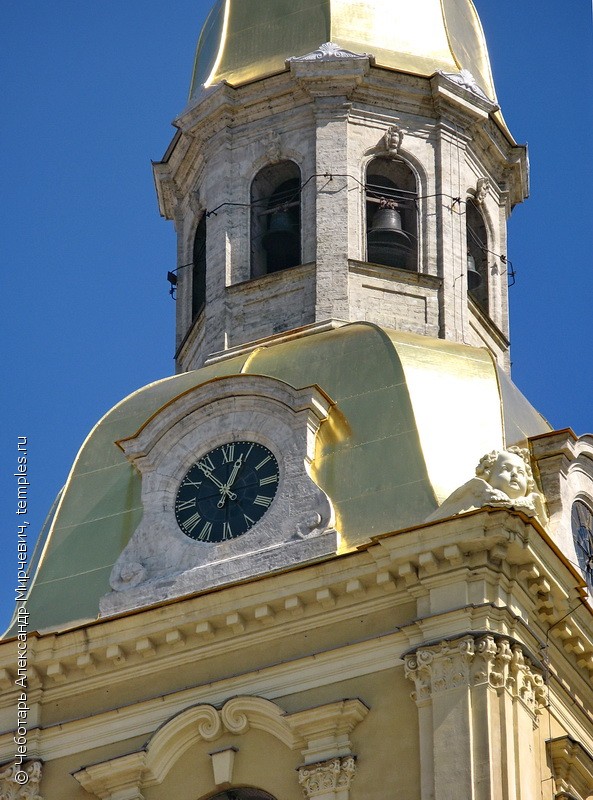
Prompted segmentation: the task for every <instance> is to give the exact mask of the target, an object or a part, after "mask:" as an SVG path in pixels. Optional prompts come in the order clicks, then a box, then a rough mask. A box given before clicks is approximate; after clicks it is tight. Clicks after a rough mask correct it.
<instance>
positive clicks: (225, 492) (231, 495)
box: [196, 463, 237, 508]
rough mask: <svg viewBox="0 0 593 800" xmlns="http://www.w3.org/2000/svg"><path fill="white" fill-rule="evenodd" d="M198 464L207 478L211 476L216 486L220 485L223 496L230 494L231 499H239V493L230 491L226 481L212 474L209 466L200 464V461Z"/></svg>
mask: <svg viewBox="0 0 593 800" xmlns="http://www.w3.org/2000/svg"><path fill="white" fill-rule="evenodd" d="M196 466H197V467H198V469H199V470H201V471H202V472H203V473H204V475H205V476H206V477H207V478H209V479H210V480H211V481H212V483H213V484H214V485H215V486H218V488H219V489H220V491H221V492H223V497H224V496H225V495H228V496H229V497H230V498H231V500H236V499H237V495H236V494H235V493H234V492H229V491H228V489H227V487H226V486H225V485H224V483H222V482H221V481H219V480H218V478H217V477H216V475H213V474H212V471H211V470H210V469H209V467H206V466H204V465H203V464H199V463H198V464H197V465H196ZM220 507H221V508H222V506H220Z"/></svg>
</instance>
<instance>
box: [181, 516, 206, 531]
mask: <svg viewBox="0 0 593 800" xmlns="http://www.w3.org/2000/svg"><path fill="white" fill-rule="evenodd" d="M201 520H202V517H201V516H200V514H199V512H198V511H196V513H195V514H192V515H191V517H188V519H186V520H185V522H184V523H183V527H184V528H185V530H186V531H187V532H188V533H192V532H193V530H194V528H196V527H197V526H198V524H199V523H200V522H201Z"/></svg>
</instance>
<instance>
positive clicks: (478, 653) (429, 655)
mask: <svg viewBox="0 0 593 800" xmlns="http://www.w3.org/2000/svg"><path fill="white" fill-rule="evenodd" d="M404 665H405V674H406V677H407V678H409V679H410V680H412V681H413V682H414V683H415V686H416V690H415V692H413V693H412V697H413V699H414V700H415V701H416V703H417V704H418V705H422V704H423V703H426V702H428V701H430V700H431V699H432V698H433V697H434V695H435V694H438V693H440V692H446V691H448V690H451V689H456V688H459V687H461V686H467V687H472V686H479V685H484V684H486V685H489V686H491V687H492V688H494V689H504V690H506V691H507V692H509V694H510V695H511V696H512V697H513V698H516V699H518V700H520V701H521V702H522V703H523V704H524V705H525V706H526V707H527V708H528V710H529V711H531V712H532V713H533V714H537V713H539V711H540V709H541V708H542V707H543V705H544V704H545V702H546V688H545V684H544V679H543V677H542V675H541V672H540V670H539V669H538V668H537V667H535V666H534V664H533V663H532V662H531V661H530V659H529V658H528V657H527V656H526V655H525V652H524V648H523V646H522V645H521V644H520V643H519V642H517V641H515V640H513V639H510V638H505V637H499V636H494V635H492V634H486V635H475V634H468V635H467V636H463V637H460V638H458V639H453V640H449V641H443V642H440V643H439V644H436V645H430V646H425V645H420V646H419V647H417V648H416V649H415V650H414V651H413V652H411V653H408V654H407V655H406V656H405V657H404Z"/></svg>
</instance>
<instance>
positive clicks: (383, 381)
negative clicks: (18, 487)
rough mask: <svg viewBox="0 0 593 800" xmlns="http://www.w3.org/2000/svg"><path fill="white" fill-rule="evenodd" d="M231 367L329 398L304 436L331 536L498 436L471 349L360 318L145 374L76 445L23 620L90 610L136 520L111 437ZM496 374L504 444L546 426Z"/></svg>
mask: <svg viewBox="0 0 593 800" xmlns="http://www.w3.org/2000/svg"><path fill="white" fill-rule="evenodd" d="M241 372H244V373H249V374H259V375H267V376H270V377H274V378H278V379H280V380H283V381H285V382H287V383H289V384H291V385H292V386H294V387H295V388H302V387H304V386H310V385H312V384H317V385H318V386H319V387H320V388H321V389H322V390H323V391H324V392H325V393H326V394H328V395H329V396H330V397H331V398H332V399H333V400H334V401H335V406H334V407H332V410H331V413H330V417H329V421H328V422H325V423H323V425H322V426H321V429H320V432H319V434H318V437H317V447H316V456H315V461H314V463H313V468H312V476H313V478H314V480H315V481H316V482H317V483H318V484H319V486H320V487H321V488H322V489H323V490H324V491H325V492H326V493H327V494H328V495H329V497H330V498H331V500H332V503H333V504H334V507H335V510H336V517H337V528H338V530H339V532H340V533H341V535H342V543H343V546H344V547H345V548H349V547H355V546H357V545H358V544H362V543H363V542H367V541H368V540H369V538H370V537H371V536H374V535H377V534H381V533H385V532H388V531H392V530H399V529H401V528H405V527H408V526H410V525H414V524H417V523H420V522H421V521H422V520H423V519H425V518H426V517H427V516H428V515H429V514H430V513H431V512H432V511H433V510H434V509H435V508H436V505H437V498H439V499H443V498H444V497H445V496H446V495H448V494H449V493H450V492H451V491H453V489H455V488H457V486H458V485H460V484H461V483H463V482H465V481H466V480H468V478H469V477H471V476H472V475H473V472H474V468H475V465H476V463H477V461H478V459H479V458H480V457H481V456H482V455H483V453H484V452H486V451H488V450H491V449H493V448H495V447H499V446H500V445H501V444H503V443H504V442H505V433H504V430H503V411H502V408H501V394H500V392H499V380H498V377H497V373H496V369H495V367H494V365H493V363H492V360H491V357H490V356H489V355H488V353H487V352H486V351H485V350H480V349H476V348H471V347H467V346H463V345H456V344H453V343H450V342H445V341H443V340H433V339H429V338H427V337H420V336H414V335H413V334H404V333H396V332H395V331H387V330H385V329H382V328H379V327H378V326H376V325H371V324H369V323H354V324H351V325H347V326H344V327H342V328H339V329H338V330H331V331H326V332H320V333H316V334H314V335H311V336H305V337H302V338H299V339H294V340H291V341H285V342H281V343H277V344H272V345H270V346H268V347H260V348H259V349H257V350H255V351H253V352H252V353H251V354H250V355H249V357H248V356H246V355H242V356H237V357H236V358H232V359H229V360H228V361H222V362H220V363H218V364H215V365H212V366H209V367H204V368H203V369H200V370H197V371H195V372H190V373H184V374H182V375H177V376H174V377H172V378H168V379H166V380H163V381H159V382H157V383H154V384H151V385H149V386H146V387H144V388H143V389H141V390H139V391H138V392H136V393H134V394H132V395H130V397H128V398H126V399H125V400H123V401H122V402H121V403H120V404H119V405H117V406H116V407H115V408H114V409H112V411H110V412H109V413H108V414H107V415H106V416H105V417H104V418H103V419H102V420H101V421H100V422H99V423H98V424H97V425H96V427H95V428H94V430H93V431H92V432H91V433H90V434H89V437H88V438H87V440H86V442H85V443H84V445H83V446H82V448H81V450H80V453H79V455H78V457H77V459H76V461H75V463H74V466H73V468H72V472H71V474H70V476H69V478H68V482H67V484H66V487H65V489H64V492H63V495H62V497H61V499H60V501H59V504H58V508H57V511H56V513H55V516H54V518H53V521H52V525H51V529H50V531H49V533H48V534H47V535H46V536H45V541H44V542H43V552H42V555H41V557H40V559H39V564H38V567H37V570H36V574H35V576H34V580H33V582H32V588H31V594H30V599H29V601H28V604H27V607H28V610H29V613H30V614H31V626H32V627H35V628H48V627H55V626H60V625H64V624H68V623H72V622H75V621H76V620H81V619H92V618H94V617H95V616H96V614H97V610H98V602H99V598H100V597H101V596H102V595H103V594H105V593H106V592H107V591H108V590H109V575H110V573H111V569H112V566H113V564H114V563H115V561H116V559H117V557H118V556H119V554H120V553H121V551H122V549H123V548H124V546H125V545H126V543H127V541H128V539H129V538H130V536H131V534H132V532H133V531H134V530H135V528H136V526H137V525H138V522H139V521H140V518H141V515H142V507H141V502H140V477H139V475H138V473H137V472H136V471H135V470H134V469H133V468H132V466H131V465H130V464H129V463H128V462H127V460H126V458H125V456H124V454H123V452H122V451H121V449H120V448H119V447H117V446H116V444H115V442H116V441H117V440H119V439H123V438H125V437H126V436H130V435H132V434H134V433H135V432H136V431H137V430H138V429H139V428H140V427H141V426H142V424H143V423H145V422H146V420H147V419H148V418H149V417H150V416H151V415H153V414H154V413H155V412H157V411H158V410H159V409H160V408H162V407H163V406H165V405H167V404H168V403H170V402H171V400H172V399H173V398H175V397H177V396H178V395H180V394H182V393H183V392H185V391H187V390H189V389H190V388H192V387H195V386H199V385H201V384H203V383H206V382H208V381H210V380H212V379H214V378H217V377H221V376H223V375H232V374H238V373H241ZM507 384H508V385H507ZM500 385H501V386H502V387H503V390H502V398H503V399H504V401H505V402H507V403H508V407H507V408H505V409H504V425H505V426H506V429H507V434H506V443H509V441H511V440H512V441H514V440H515V437H516V435H517V432H520V434H521V435H522V434H524V433H530V434H532V433H540V432H543V431H545V430H547V426H546V424H545V422H544V421H543V420H542V419H541V417H539V415H537V413H536V412H535V411H534V410H533V409H532V408H531V406H529V404H528V403H527V401H525V399H524V398H523V397H522V395H521V394H520V393H519V392H518V390H517V389H516V388H515V387H513V386H512V384H510V383H508V381H507V383H503V382H502V381H501V384H500ZM509 436H510V437H511V438H509Z"/></svg>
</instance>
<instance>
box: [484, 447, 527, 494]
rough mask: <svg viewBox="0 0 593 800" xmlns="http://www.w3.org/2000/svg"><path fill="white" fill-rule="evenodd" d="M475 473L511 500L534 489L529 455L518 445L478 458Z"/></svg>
mask: <svg viewBox="0 0 593 800" xmlns="http://www.w3.org/2000/svg"><path fill="white" fill-rule="evenodd" d="M476 475H477V477H478V478H483V479H484V480H485V481H486V482H487V483H489V484H490V486H492V488H493V489H497V490H498V491H500V492H504V493H505V494H506V495H507V497H509V498H510V499H511V500H518V499H519V498H520V497H525V496H526V495H528V494H531V492H533V491H534V490H535V481H534V480H533V473H532V471H531V466H530V464H529V455H528V453H527V450H522V449H521V448H519V447H509V448H508V449H507V450H493V451H492V452H491V453H488V454H487V455H485V456H484V457H483V458H482V459H481V460H480V463H479V464H478V466H477V468H476Z"/></svg>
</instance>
